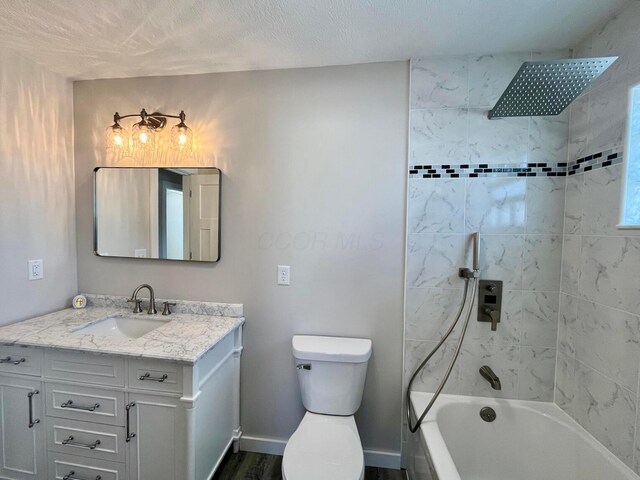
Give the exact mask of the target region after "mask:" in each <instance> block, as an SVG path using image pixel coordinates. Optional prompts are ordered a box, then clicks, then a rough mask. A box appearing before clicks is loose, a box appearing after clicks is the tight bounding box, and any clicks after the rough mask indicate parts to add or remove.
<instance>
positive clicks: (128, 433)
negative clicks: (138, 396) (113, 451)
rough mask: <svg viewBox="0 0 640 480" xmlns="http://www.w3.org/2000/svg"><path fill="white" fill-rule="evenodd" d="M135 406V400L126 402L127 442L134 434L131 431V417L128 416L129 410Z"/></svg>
mask: <svg viewBox="0 0 640 480" xmlns="http://www.w3.org/2000/svg"><path fill="white" fill-rule="evenodd" d="M135 406H136V402H131V403H128V404H127V406H126V407H125V409H126V411H127V438H125V441H126V442H127V443H129V442H130V441H131V439H132V438H133V437H135V436H136V434H135V432H132V431H131V418H130V411H131V409H132V408H133V407H135Z"/></svg>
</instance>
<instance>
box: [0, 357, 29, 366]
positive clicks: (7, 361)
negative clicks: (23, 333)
mask: <svg viewBox="0 0 640 480" xmlns="http://www.w3.org/2000/svg"><path fill="white" fill-rule="evenodd" d="M26 361H27V359H26V358H21V359H20V360H13V361H12V360H11V357H5V358H0V363H13V364H14V365H20V364H21V363H24V362H26Z"/></svg>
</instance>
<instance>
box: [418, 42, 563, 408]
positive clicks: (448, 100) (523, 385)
mask: <svg viewBox="0 0 640 480" xmlns="http://www.w3.org/2000/svg"><path fill="white" fill-rule="evenodd" d="M570 56H571V52H569V51H557V52H549V53H546V54H541V53H531V52H526V53H514V54H505V55H483V56H477V57H475V56H464V57H436V58H424V59H418V60H414V61H413V62H412V67H411V93H412V94H411V121H410V155H409V164H410V166H415V165H425V164H443V163H444V164H456V165H460V164H467V163H468V164H487V165H489V166H490V167H491V166H492V165H493V166H495V165H497V164H506V165H516V164H527V162H544V163H553V164H555V163H560V162H566V160H567V148H568V141H567V140H568V133H569V116H568V112H567V113H565V114H564V115H562V116H560V117H555V118H546V117H541V118H532V119H529V118H509V119H499V120H488V119H487V117H486V115H487V112H488V110H489V109H490V108H491V107H493V105H494V104H495V102H496V101H497V100H498V98H499V96H500V95H501V94H502V92H503V91H504V89H505V88H506V86H507V85H508V84H509V82H510V81H511V79H512V78H513V75H514V74H515V73H516V71H517V70H518V68H519V67H520V65H521V64H522V62H523V61H526V60H530V59H543V58H563V57H564V58H567V57H570ZM565 185H566V183H565V178H560V177H546V176H544V177H543V176H540V177H525V178H520V177H513V176H496V177H484V178H410V179H409V201H408V235H407V274H406V281H407V285H406V286H407V290H406V292H407V293H406V305H405V307H406V312H405V313H406V317H405V384H406V382H408V379H409V376H410V375H411V373H412V372H413V371H414V369H415V368H416V366H417V365H418V364H419V363H420V361H421V360H422V359H423V358H424V357H425V356H426V355H427V354H428V352H429V351H430V350H431V349H432V348H433V347H434V346H435V345H436V343H437V342H438V340H439V339H440V338H441V335H442V334H443V332H444V331H445V330H446V328H447V327H448V325H449V324H450V322H451V321H452V320H453V318H454V315H455V313H456V310H457V308H458V305H459V303H460V301H461V298H462V287H463V283H462V281H461V280H460V279H459V278H458V276H457V269H458V267H460V266H469V265H470V262H471V259H470V255H469V247H470V241H469V234H470V233H472V232H475V231H479V232H480V233H481V251H480V257H481V269H482V278H488V279H496V280H502V281H503V282H504V291H505V293H504V300H503V302H504V303H503V317H502V322H501V323H500V325H499V327H498V331H497V332H491V330H490V325H489V324H487V323H480V322H477V321H476V320H475V319H476V316H475V314H474V316H473V317H472V321H471V323H470V326H469V330H468V333H467V338H466V340H465V344H464V346H463V350H462V354H461V356H460V359H459V361H458V363H457V365H456V367H455V370H454V372H453V374H452V376H451V378H450V381H449V382H448V384H447V387H446V390H445V391H446V392H449V393H458V394H464V395H481V396H490V397H494V396H497V397H504V398H519V399H526V400H543V401H552V400H553V392H554V375H555V361H556V336H557V328H558V311H559V289H560V279H561V255H562V233H563V223H564V196H565ZM454 337H455V335H454ZM454 346H455V338H453V339H452V341H451V342H448V343H447V344H446V345H445V347H444V348H443V349H442V352H439V354H438V355H437V356H436V357H435V358H433V359H432V361H431V362H430V365H429V366H428V367H427V368H426V369H425V370H424V371H423V372H422V374H421V375H420V376H419V377H418V379H417V381H416V382H415V383H414V389H415V390H419V391H427V392H429V391H433V390H434V389H435V388H436V386H437V385H438V383H439V381H440V379H441V378H442V375H443V374H444V370H445V369H446V366H447V364H448V361H449V358H450V355H451V353H452V351H453V348H454ZM484 364H486V365H489V366H491V368H493V369H494V371H495V372H496V374H497V375H498V376H499V377H500V378H501V381H502V390H501V391H495V390H492V389H491V388H490V386H489V384H488V383H487V382H486V381H485V380H484V379H483V378H482V377H481V376H480V375H479V373H478V369H479V368H480V366H482V365H484Z"/></svg>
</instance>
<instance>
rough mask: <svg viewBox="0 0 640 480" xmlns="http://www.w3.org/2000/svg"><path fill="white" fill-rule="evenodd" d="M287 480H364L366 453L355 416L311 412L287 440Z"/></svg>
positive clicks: (283, 465)
mask: <svg viewBox="0 0 640 480" xmlns="http://www.w3.org/2000/svg"><path fill="white" fill-rule="evenodd" d="M282 476H283V479H284V480H327V479H331V480H362V479H363V478H364V455H363V453H362V444H361V443H360V435H358V429H357V427H356V422H355V420H354V418H353V416H349V417H338V416H333V415H319V414H316V413H311V412H307V413H306V414H305V416H304V418H303V419H302V422H300V425H299V426H298V429H297V430H296V431H295V433H294V434H293V435H292V436H291V438H290V439H289V441H288V442H287V446H286V447H285V450H284V458H283V459H282Z"/></svg>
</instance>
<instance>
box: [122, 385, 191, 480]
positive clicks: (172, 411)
mask: <svg viewBox="0 0 640 480" xmlns="http://www.w3.org/2000/svg"><path fill="white" fill-rule="evenodd" d="M131 403H134V404H135V405H134V406H132V407H131V408H130V410H129V430H130V432H131V433H134V434H135V436H134V437H133V438H131V439H130V441H129V452H130V454H129V462H130V463H129V480H150V479H162V480H184V478H185V458H186V457H185V452H186V445H185V444H186V442H185V414H184V409H183V407H182V405H181V403H180V400H179V399H178V398H172V397H162V396H156V395H146V394H137V393H136V394H134V393H130V394H129V405H131Z"/></svg>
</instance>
